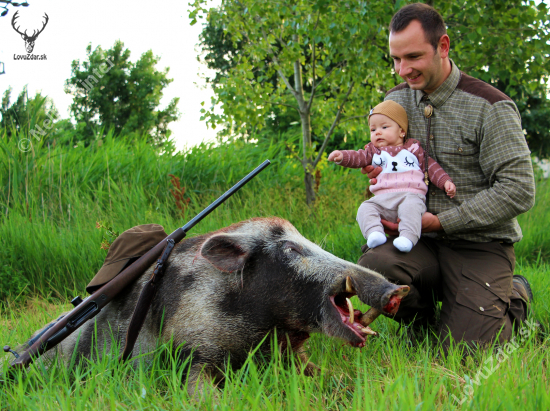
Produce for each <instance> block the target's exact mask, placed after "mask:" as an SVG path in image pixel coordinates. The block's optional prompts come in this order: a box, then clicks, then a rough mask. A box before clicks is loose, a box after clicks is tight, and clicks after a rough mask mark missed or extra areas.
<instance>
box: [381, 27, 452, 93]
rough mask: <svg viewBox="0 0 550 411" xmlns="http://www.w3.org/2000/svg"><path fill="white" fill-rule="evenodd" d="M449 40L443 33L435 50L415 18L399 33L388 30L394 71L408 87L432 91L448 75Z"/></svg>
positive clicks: (427, 91)
mask: <svg viewBox="0 0 550 411" xmlns="http://www.w3.org/2000/svg"><path fill="white" fill-rule="evenodd" d="M448 39H449V37H448V36H447V35H445V36H442V38H441V40H440V41H439V45H438V50H437V51H436V50H434V48H433V47H432V45H431V44H430V43H429V42H428V41H427V39H426V36H425V35H424V30H423V29H422V25H421V24H420V22H419V21H418V20H413V21H411V22H410V24H409V25H408V26H407V27H406V28H405V29H404V30H402V31H400V32H399V33H394V32H391V33H390V56H391V57H392V58H393V61H394V67H395V72H396V73H397V74H399V75H400V76H401V77H402V78H403V80H405V81H406V82H407V84H408V85H409V87H410V88H411V89H413V90H423V91H425V92H426V93H431V92H433V91H434V90H436V89H437V88H438V87H439V86H440V85H441V84H442V83H443V82H444V81H445V80H446V78H447V76H448V73H446V71H445V70H444V63H445V62H446V57H447V54H448ZM449 67H450V66H449ZM449 73H450V71H449Z"/></svg>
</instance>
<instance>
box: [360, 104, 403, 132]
mask: <svg viewBox="0 0 550 411" xmlns="http://www.w3.org/2000/svg"><path fill="white" fill-rule="evenodd" d="M373 114H383V115H385V116H386V117H389V118H391V119H392V120H393V121H395V122H396V123H397V124H399V127H401V128H402V129H403V131H404V132H405V133H407V129H408V127H409V120H408V119H407V112H406V111H405V109H404V108H403V107H402V106H401V105H400V104H399V103H396V102H395V101H392V100H386V101H384V102H383V103H380V104H378V105H377V106H376V107H374V108H373V109H372V110H371V111H370V113H369V120H370V116H372V115H373Z"/></svg>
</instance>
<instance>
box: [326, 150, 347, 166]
mask: <svg viewBox="0 0 550 411" xmlns="http://www.w3.org/2000/svg"><path fill="white" fill-rule="evenodd" d="M343 159H344V155H343V154H342V152H341V151H339V150H336V151H333V152H332V153H330V155H329V156H328V158H327V160H328V161H334V162H335V163H339V162H340V161H342V160H343Z"/></svg>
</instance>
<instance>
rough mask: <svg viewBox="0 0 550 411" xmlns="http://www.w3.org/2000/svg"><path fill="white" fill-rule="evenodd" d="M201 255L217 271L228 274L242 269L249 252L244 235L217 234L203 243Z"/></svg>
mask: <svg viewBox="0 0 550 411" xmlns="http://www.w3.org/2000/svg"><path fill="white" fill-rule="evenodd" d="M201 255H202V256H203V257H204V258H205V259H207V260H208V261H209V262H210V263H211V264H212V265H213V266H214V267H216V268H217V269H218V270H221V271H225V272H229V273H230V272H233V271H239V270H242V269H243V268H244V265H245V264H246V261H247V260H248V258H249V256H250V252H249V251H248V250H247V247H246V242H245V236H244V235H242V234H217V235H214V236H212V237H210V238H209V239H208V240H206V241H205V242H204V244H203V245H202V247H201Z"/></svg>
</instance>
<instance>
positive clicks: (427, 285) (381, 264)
mask: <svg viewBox="0 0 550 411" xmlns="http://www.w3.org/2000/svg"><path fill="white" fill-rule="evenodd" d="M362 251H363V253H364V254H363V255H362V256H361V257H360V258H359V261H358V264H359V265H361V266H363V267H367V268H370V269H372V270H375V271H377V272H379V273H381V274H382V275H384V276H385V277H386V278H387V279H388V280H389V281H391V282H393V283H395V284H400V285H408V286H410V287H411V291H410V292H409V294H408V295H407V296H406V297H405V298H403V300H402V302H401V305H400V306H399V311H398V312H397V314H396V315H395V316H394V317H393V318H394V319H395V320H396V321H399V322H401V323H405V324H409V323H411V322H413V321H414V322H415V323H417V324H422V323H427V322H429V321H430V320H431V319H432V317H433V316H434V313H435V307H436V303H437V301H441V302H442V306H441V315H440V322H439V332H440V336H441V339H442V341H443V343H444V345H445V346H448V344H449V341H450V339H449V338H448V337H449V335H451V336H452V337H453V339H454V340H455V341H461V340H463V341H466V342H468V343H469V344H483V343H489V342H492V341H494V340H495V337H496V336H497V335H498V341H499V342H504V341H506V340H508V339H509V338H510V337H511V334H512V330H513V329H514V328H516V327H519V326H520V325H521V323H522V322H523V321H525V319H526V317H527V305H526V303H525V302H524V301H523V300H522V299H521V297H520V296H519V294H518V292H517V291H515V290H514V289H513V286H512V276H513V272H514V266H515V262H516V258H515V253H514V247H513V245H512V244H506V243H501V242H498V241H492V242H488V243H474V242H471V241H465V240H456V241H449V240H441V239H433V238H427V237H422V238H421V239H420V241H419V242H418V244H416V245H415V246H414V247H413V249H412V250H411V251H410V252H409V253H402V252H400V251H399V250H397V249H396V248H395V247H394V246H393V244H392V242H391V241H388V242H386V243H385V244H383V245H381V246H379V247H376V248H373V249H369V248H368V247H367V246H366V245H365V246H363V249H362Z"/></svg>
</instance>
